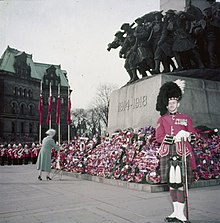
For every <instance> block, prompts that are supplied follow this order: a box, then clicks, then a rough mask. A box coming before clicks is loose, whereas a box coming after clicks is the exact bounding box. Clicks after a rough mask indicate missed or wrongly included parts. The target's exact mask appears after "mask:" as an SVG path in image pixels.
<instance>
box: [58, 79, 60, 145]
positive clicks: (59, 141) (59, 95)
mask: <svg viewBox="0 0 220 223" xmlns="http://www.w3.org/2000/svg"><path fill="white" fill-rule="evenodd" d="M58 98H59V99H58V100H60V83H59V84H58ZM58 103H60V102H58ZM58 112H59V117H58V118H59V120H58V142H59V145H60V111H58Z"/></svg>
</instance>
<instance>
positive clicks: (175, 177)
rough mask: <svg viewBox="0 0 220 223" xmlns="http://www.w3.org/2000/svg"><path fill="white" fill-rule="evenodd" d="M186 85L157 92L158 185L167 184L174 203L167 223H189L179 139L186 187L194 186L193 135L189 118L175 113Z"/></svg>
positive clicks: (171, 85)
mask: <svg viewBox="0 0 220 223" xmlns="http://www.w3.org/2000/svg"><path fill="white" fill-rule="evenodd" d="M184 87H185V82H184V81H181V80H177V81H176V83H175V82H167V83H165V84H163V85H162V86H161V88H160V92H159V95H158V97H157V104H156V110H157V111H160V115H161V117H160V118H159V119H158V121H157V128H156V140H157V142H159V143H161V146H160V150H159V155H160V175H161V183H167V184H168V185H169V189H170V195H171V199H172V202H173V209H174V212H173V213H172V214H171V215H169V216H168V217H166V218H165V221H166V222H188V221H187V219H186V216H185V214H184V206H185V201H186V200H185V194H184V190H183V182H184V179H183V170H182V155H183V148H182V144H181V139H183V140H184V141H185V154H186V164H187V179H188V183H192V182H193V173H192V171H193V170H194V169H196V163H195V158H194V153H193V151H192V147H191V144H192V143H194V142H195V139H196V131H195V129H194V128H193V126H192V120H191V118H190V116H189V115H186V114H181V113H179V112H178V107H179V104H180V100H181V98H182V94H183V92H184Z"/></svg>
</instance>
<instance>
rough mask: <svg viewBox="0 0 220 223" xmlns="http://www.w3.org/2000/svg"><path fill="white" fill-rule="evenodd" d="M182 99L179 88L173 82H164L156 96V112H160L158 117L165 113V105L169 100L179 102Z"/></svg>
mask: <svg viewBox="0 0 220 223" xmlns="http://www.w3.org/2000/svg"><path fill="white" fill-rule="evenodd" d="M181 98H182V90H181V88H180V87H179V86H178V85H177V84H176V83H174V82H171V81H170V82H166V83H165V84H163V85H162V86H161V88H160V91H159V94H158V96H157V104H156V110H157V111H159V112H160V115H164V114H166V113H167V105H168V102H169V100H172V99H174V100H177V101H180V100H181Z"/></svg>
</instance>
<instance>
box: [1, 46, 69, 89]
mask: <svg viewBox="0 0 220 223" xmlns="http://www.w3.org/2000/svg"><path fill="white" fill-rule="evenodd" d="M22 53H25V52H22V51H19V50H17V49H13V48H11V47H9V46H8V47H7V49H6V50H5V52H4V53H3V55H2V57H1V59H0V70H2V71H6V72H10V73H12V74H13V73H14V74H15V73H16V72H15V69H14V63H15V57H16V56H19V55H21V54H22ZM25 54H26V55H27V64H28V65H29V66H30V67H31V77H32V78H36V79H39V80H42V81H43V77H44V75H45V74H46V70H47V69H48V68H49V67H51V66H52V65H53V66H54V67H55V68H56V75H57V76H60V80H61V83H60V84H61V86H68V79H67V77H66V74H67V72H66V71H65V70H62V69H61V66H60V65H54V64H44V63H37V62H34V61H33V59H32V54H27V53H25Z"/></svg>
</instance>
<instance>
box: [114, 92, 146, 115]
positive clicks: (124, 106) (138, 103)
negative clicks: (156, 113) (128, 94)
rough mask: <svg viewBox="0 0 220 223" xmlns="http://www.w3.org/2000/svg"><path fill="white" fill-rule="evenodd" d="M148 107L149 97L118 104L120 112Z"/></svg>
mask: <svg viewBox="0 0 220 223" xmlns="http://www.w3.org/2000/svg"><path fill="white" fill-rule="evenodd" d="M146 105H147V96H146V95H145V96H140V97H136V98H131V99H127V100H124V101H122V102H119V103H118V112H125V111H129V110H131V109H133V110H134V109H140V108H143V107H145V106H146Z"/></svg>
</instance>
